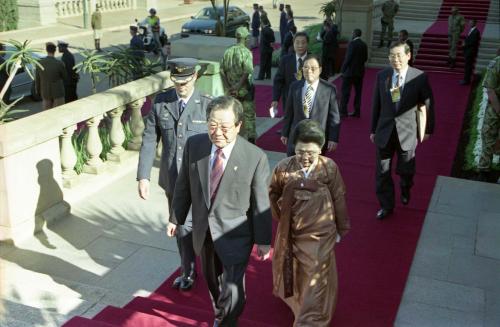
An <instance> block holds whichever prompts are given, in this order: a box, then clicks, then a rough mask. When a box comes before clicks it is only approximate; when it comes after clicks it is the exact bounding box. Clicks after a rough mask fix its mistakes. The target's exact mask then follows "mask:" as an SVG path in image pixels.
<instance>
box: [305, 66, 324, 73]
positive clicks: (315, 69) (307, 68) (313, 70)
mask: <svg viewBox="0 0 500 327" xmlns="http://www.w3.org/2000/svg"><path fill="white" fill-rule="evenodd" d="M319 68H320V67H309V66H304V67H302V70H310V71H312V72H315V71H318V70H319Z"/></svg>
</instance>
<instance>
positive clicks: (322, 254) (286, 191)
mask: <svg viewBox="0 0 500 327" xmlns="http://www.w3.org/2000/svg"><path fill="white" fill-rule="evenodd" d="M269 197H270V200H271V209H272V212H273V217H274V218H275V219H277V220H279V224H278V231H277V234H276V240H275V245H274V246H275V248H274V255H273V285H274V289H273V292H274V294H275V295H276V296H279V297H280V298H282V299H283V301H285V303H286V304H287V305H288V306H289V307H290V308H291V309H292V311H293V313H294V316H295V322H294V326H296V327H299V326H304V327H305V326H307V327H321V326H329V324H330V320H331V319H332V316H333V312H334V310H335V304H336V301H337V267H336V263H335V252H334V246H335V240H336V236H337V233H338V234H339V235H340V236H343V235H345V234H346V233H347V231H348V230H349V229H350V223H349V217H348V215H347V208H346V202H345V185H344V182H343V180H342V176H341V175H340V171H339V168H338V166H337V165H336V164H335V162H333V161H332V160H331V159H329V158H326V157H322V156H319V158H318V161H317V163H316V166H315V167H313V169H312V171H311V172H310V173H309V175H308V177H307V178H306V177H305V174H304V172H303V171H302V166H301V164H300V163H299V162H298V160H297V159H296V157H295V156H294V157H289V158H286V159H284V160H282V161H281V162H279V163H278V165H277V166H276V168H275V169H274V172H273V176H272V180H271V184H270V186H269Z"/></svg>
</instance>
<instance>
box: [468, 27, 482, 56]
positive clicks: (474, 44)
mask: <svg viewBox="0 0 500 327" xmlns="http://www.w3.org/2000/svg"><path fill="white" fill-rule="evenodd" d="M480 41H481V33H479V30H478V29H477V27H476V28H475V29H474V30H473V31H472V32H471V33H470V34H469V35H467V36H466V37H465V40H464V57H466V58H474V57H475V56H476V55H477V51H478V50H479V42H480Z"/></svg>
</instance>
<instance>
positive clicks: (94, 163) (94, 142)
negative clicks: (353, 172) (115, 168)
mask: <svg viewBox="0 0 500 327" xmlns="http://www.w3.org/2000/svg"><path fill="white" fill-rule="evenodd" d="M101 120H102V115H99V116H96V117H94V118H90V119H89V120H87V123H86V124H87V127H88V129H89V135H88V138H87V144H86V150H87V153H88V155H89V160H88V161H87V162H86V163H85V165H84V166H83V172H85V173H88V174H99V173H101V172H102V171H103V170H104V164H103V161H102V159H101V158H100V157H99V155H100V154H101V152H102V143H101V139H100V137H99V130H98V127H99V123H100V122H101Z"/></svg>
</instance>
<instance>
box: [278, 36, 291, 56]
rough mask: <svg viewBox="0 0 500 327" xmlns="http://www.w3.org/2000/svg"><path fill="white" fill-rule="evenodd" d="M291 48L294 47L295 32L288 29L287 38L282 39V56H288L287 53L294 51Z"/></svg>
mask: <svg viewBox="0 0 500 327" xmlns="http://www.w3.org/2000/svg"><path fill="white" fill-rule="evenodd" d="M290 49H293V34H292V32H290V31H288V32H286V34H285V39H284V40H283V41H281V57H284V56H286V55H287V54H290V53H292V52H293V51H291V50H290Z"/></svg>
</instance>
